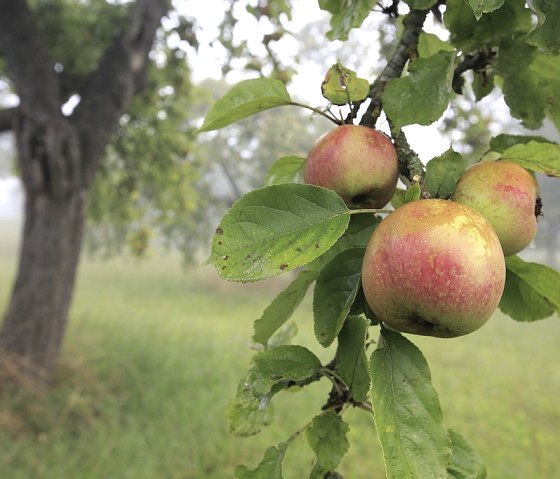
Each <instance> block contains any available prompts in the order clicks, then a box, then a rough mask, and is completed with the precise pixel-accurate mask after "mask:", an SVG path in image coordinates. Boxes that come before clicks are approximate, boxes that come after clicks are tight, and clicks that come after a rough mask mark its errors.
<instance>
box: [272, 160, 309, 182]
mask: <svg viewBox="0 0 560 479" xmlns="http://www.w3.org/2000/svg"><path fill="white" fill-rule="evenodd" d="M304 165H305V158H303V157H301V156H283V157H282V158H279V159H277V160H276V161H275V162H274V163H272V165H270V168H269V169H268V172H267V174H266V176H265V179H264V184H265V185H267V186H270V185H281V184H284V183H303V167H304Z"/></svg>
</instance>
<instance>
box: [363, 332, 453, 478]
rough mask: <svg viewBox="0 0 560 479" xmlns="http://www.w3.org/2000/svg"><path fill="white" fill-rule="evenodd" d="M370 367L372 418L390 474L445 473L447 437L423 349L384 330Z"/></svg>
mask: <svg viewBox="0 0 560 479" xmlns="http://www.w3.org/2000/svg"><path fill="white" fill-rule="evenodd" d="M370 371H371V380H372V392H371V400H372V405H373V411H374V415H373V417H374V420H375V427H376V429H377V435H378V437H379V442H380V443H381V447H382V449H383V458H384V461H385V470H386V472H387V477H395V478H396V477H407V478H415V477H417V478H421V477H433V478H442V479H443V478H447V465H448V464H449V461H450V459H451V448H450V441H449V436H448V434H447V429H446V428H445V425H444V423H443V413H442V411H441V406H440V403H439V399H438V395H437V392H436V390H435V389H434V387H433V386H432V382H431V374H430V369H429V367H428V363H427V362H426V359H425V358H424V356H423V355H422V353H421V352H420V350H419V349H418V348H417V347H416V346H415V345H414V344H412V343H411V342H410V341H409V340H408V339H406V338H405V337H404V336H402V335H401V334H399V333H397V332H395V331H389V330H386V329H384V330H382V332H381V337H380V340H379V343H378V347H377V349H376V350H375V351H374V352H373V353H372V355H371V359H370Z"/></svg>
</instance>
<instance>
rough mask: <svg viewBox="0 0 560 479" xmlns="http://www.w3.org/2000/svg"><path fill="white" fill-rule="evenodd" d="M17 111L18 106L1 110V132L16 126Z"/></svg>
mask: <svg viewBox="0 0 560 479" xmlns="http://www.w3.org/2000/svg"><path fill="white" fill-rule="evenodd" d="M16 111H17V107H13V108H4V109H2V110H0V133H2V132H4V131H10V130H12V129H13V128H14V116H15V114H16Z"/></svg>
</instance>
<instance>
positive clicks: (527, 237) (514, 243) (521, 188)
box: [453, 160, 539, 256]
mask: <svg viewBox="0 0 560 479" xmlns="http://www.w3.org/2000/svg"><path fill="white" fill-rule="evenodd" d="M538 196H539V187H538V184H537V180H536V179H535V177H534V176H533V175H532V174H531V173H530V172H529V171H527V170H526V169H525V168H523V167H522V166H521V165H518V164H517V163H513V162H511V161H506V160H497V161H490V162H485V163H477V164H475V165H473V166H471V167H470V168H467V169H466V170H465V173H464V174H463V176H462V177H461V179H460V180H459V182H458V183H457V188H456V190H455V193H454V194H453V200H454V201H457V202H458V203H461V204H464V205H467V206H470V207H471V208H473V209H475V210H477V211H478V212H479V213H481V214H482V215H483V216H484V217H485V218H486V219H487V220H488V221H490V223H492V226H493V227H494V229H495V230H496V233H497V234H498V238H500V243H501V244H502V248H503V250H504V255H505V256H510V255H513V254H516V253H519V252H520V251H521V250H522V249H524V248H525V247H526V246H528V245H529V244H530V243H531V241H533V238H534V237H535V235H536V234H537V214H538V209H539V208H538V207H537V201H539V197H538Z"/></svg>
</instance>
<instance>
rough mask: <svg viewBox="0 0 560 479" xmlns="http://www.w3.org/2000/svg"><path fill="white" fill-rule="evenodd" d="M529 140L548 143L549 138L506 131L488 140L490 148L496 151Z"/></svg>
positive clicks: (499, 151) (501, 151)
mask: <svg viewBox="0 0 560 479" xmlns="http://www.w3.org/2000/svg"><path fill="white" fill-rule="evenodd" d="M530 141H538V142H540V143H550V140H548V139H547V138H544V137H543V136H533V135H508V134H507V133H502V134H501V135H498V136H496V137H494V138H492V139H491V140H490V149H491V150H492V151H497V152H498V153H503V152H504V151H506V150H507V149H508V148H511V147H512V146H513V145H517V144H525V143H529V142H530Z"/></svg>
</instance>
